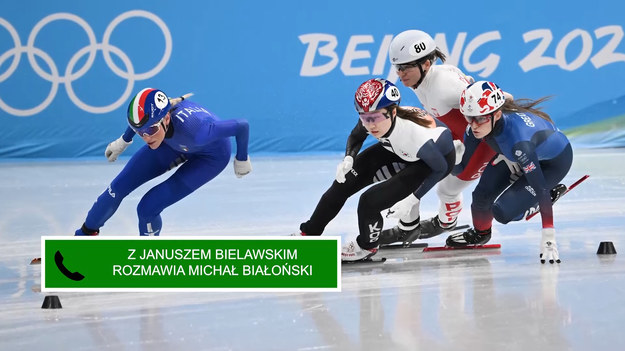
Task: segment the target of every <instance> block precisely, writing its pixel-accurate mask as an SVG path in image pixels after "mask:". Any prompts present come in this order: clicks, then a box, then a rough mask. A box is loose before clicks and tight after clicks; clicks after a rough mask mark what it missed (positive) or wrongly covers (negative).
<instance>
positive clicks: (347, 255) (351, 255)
mask: <svg viewBox="0 0 625 351" xmlns="http://www.w3.org/2000/svg"><path fill="white" fill-rule="evenodd" d="M376 253H378V248H377V247H375V248H373V249H363V248H362V247H360V245H358V243H357V242H356V240H350V241H348V242H347V243H346V244H345V245H344V246H343V247H342V248H341V261H344V262H356V261H366V260H368V259H370V258H371V256H373V255H375V254H376Z"/></svg>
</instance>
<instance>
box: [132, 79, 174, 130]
mask: <svg viewBox="0 0 625 351" xmlns="http://www.w3.org/2000/svg"><path fill="white" fill-rule="evenodd" d="M170 107H171V104H170V103H169V98H167V95H165V93H164V92H163V91H161V90H158V89H153V88H145V89H143V90H141V91H140V92H138V93H137V95H135V96H134V97H133V98H132V100H130V104H128V124H129V125H130V128H132V129H133V130H134V131H135V132H136V133H137V134H139V135H141V134H142V131H144V130H146V129H147V128H149V127H151V126H153V125H155V124H157V123H158V122H160V121H161V120H162V119H163V118H164V117H165V115H167V112H169V109H170Z"/></svg>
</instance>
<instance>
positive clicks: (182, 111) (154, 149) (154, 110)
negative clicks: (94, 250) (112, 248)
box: [75, 88, 252, 235]
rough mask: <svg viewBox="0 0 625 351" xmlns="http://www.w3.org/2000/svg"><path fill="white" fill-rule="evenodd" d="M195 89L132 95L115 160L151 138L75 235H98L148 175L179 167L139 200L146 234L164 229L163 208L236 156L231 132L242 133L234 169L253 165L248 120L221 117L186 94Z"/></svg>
mask: <svg viewBox="0 0 625 351" xmlns="http://www.w3.org/2000/svg"><path fill="white" fill-rule="evenodd" d="M190 95H191V94H187V95H184V96H182V97H180V98H174V99H170V98H168V97H167V95H165V93H163V92H162V91H161V90H157V89H152V88H146V89H143V90H141V91H140V92H139V93H138V94H137V95H135V97H134V98H133V99H132V100H131V101H130V104H129V106H128V124H129V127H128V128H127V129H126V131H125V132H124V134H123V135H122V136H121V137H119V139H117V140H115V141H113V142H112V143H110V144H109V145H108V146H107V148H106V151H105V156H106V157H107V159H108V160H109V161H110V162H113V161H115V160H116V159H117V157H118V156H119V155H120V154H121V153H122V152H123V151H124V150H125V149H126V148H127V147H128V146H129V145H130V144H131V143H132V139H133V137H134V135H135V134H138V135H139V136H140V137H141V139H143V141H144V142H145V143H146V145H143V146H142V147H141V148H140V149H139V150H138V151H137V152H136V153H135V154H134V155H133V156H132V157H131V158H130V160H129V161H128V163H127V164H126V166H125V167H124V169H123V170H122V171H121V172H120V173H119V174H118V175H117V177H115V179H113V181H112V182H111V184H110V185H109V186H108V188H107V189H106V190H105V191H104V192H103V193H102V194H101V195H100V196H99V197H98V199H97V200H96V202H95V203H94V204H93V206H92V207H91V209H90V210H89V213H88V214H87V218H86V220H85V222H84V224H83V225H82V227H81V228H79V229H78V230H76V233H75V235H98V234H99V232H100V228H101V227H102V226H103V225H104V223H106V221H107V220H108V219H109V218H110V217H111V216H112V215H113V214H114V213H115V211H116V210H117V208H118V207H119V205H120V203H121V202H122V200H123V199H124V198H125V197H126V196H127V195H128V194H130V193H131V192H132V191H133V190H135V189H137V188H138V187H139V186H141V185H142V184H144V183H146V182H147V181H149V180H151V179H154V178H156V177H158V176H160V175H162V174H163V173H165V172H167V171H169V170H172V169H174V168H176V167H177V168H178V169H177V170H176V171H175V172H174V173H173V174H172V175H171V176H170V177H169V178H167V179H166V180H165V181H163V182H162V183H160V184H158V185H156V186H155V187H153V188H152V189H150V190H149V191H148V192H147V193H146V194H145V195H143V198H142V199H141V201H140V202H139V205H138V206H137V215H138V217H139V234H140V235H159V234H160V231H161V227H162V220H161V212H162V211H163V210H164V209H165V208H167V207H168V206H170V205H172V204H174V203H176V202H178V201H179V200H181V199H182V198H184V197H186V196H187V195H189V194H191V193H192V192H194V191H195V190H196V189H198V188H199V187H201V186H202V185H204V184H206V183H207V182H209V181H210V180H211V179H213V178H215V177H216V176H217V175H218V174H219V173H221V171H222V170H223V169H224V168H226V166H227V165H228V163H229V162H230V154H231V144H230V137H235V139H236V147H237V150H236V155H235V158H234V173H235V175H236V176H237V177H239V178H240V177H242V176H244V175H246V174H248V173H250V172H251V170H252V165H251V163H250V159H249V156H248V153H247V147H248V139H249V125H248V123H247V121H246V120H241V119H236V120H223V121H222V120H220V119H219V118H218V117H217V116H215V114H213V113H212V112H210V111H208V110H207V109H205V108H204V107H202V106H200V105H198V104H196V103H194V102H191V101H189V100H185V98H187V97H189V96H190Z"/></svg>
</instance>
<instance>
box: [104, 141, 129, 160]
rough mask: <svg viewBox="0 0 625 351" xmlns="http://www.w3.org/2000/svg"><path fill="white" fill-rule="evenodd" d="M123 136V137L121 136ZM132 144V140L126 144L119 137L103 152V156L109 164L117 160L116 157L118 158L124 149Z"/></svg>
mask: <svg viewBox="0 0 625 351" xmlns="http://www.w3.org/2000/svg"><path fill="white" fill-rule="evenodd" d="M122 136H123V135H122ZM130 144H132V140H131V141H129V142H126V141H125V140H124V139H123V138H122V137H121V136H120V137H119V139H116V140H115V141H112V142H111V143H110V144H108V146H107V147H106V150H104V156H106V158H107V159H108V160H109V162H115V160H117V156H119V155H120V154H121V153H122V152H124V150H126V148H127V147H128V146H129V145H130Z"/></svg>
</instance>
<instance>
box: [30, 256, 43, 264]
mask: <svg viewBox="0 0 625 351" xmlns="http://www.w3.org/2000/svg"><path fill="white" fill-rule="evenodd" d="M30 264H41V257H35V258H33V259H32V260H31V261H30Z"/></svg>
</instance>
